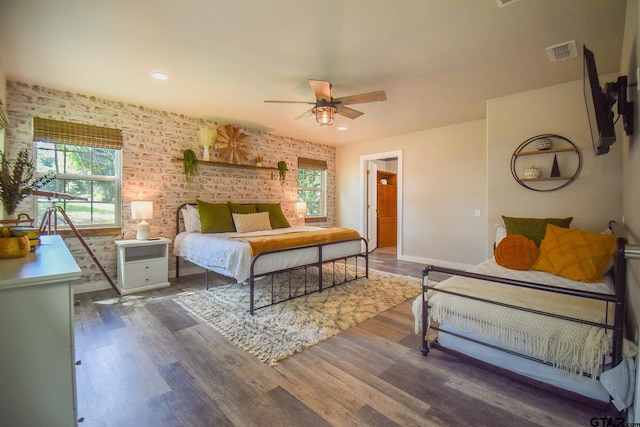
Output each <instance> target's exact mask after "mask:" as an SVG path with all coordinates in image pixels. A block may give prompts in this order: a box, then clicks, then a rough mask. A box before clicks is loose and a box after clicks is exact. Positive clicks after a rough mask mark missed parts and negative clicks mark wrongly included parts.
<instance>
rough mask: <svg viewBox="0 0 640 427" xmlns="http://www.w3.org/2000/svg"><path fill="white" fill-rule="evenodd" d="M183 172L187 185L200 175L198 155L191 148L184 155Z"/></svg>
mask: <svg viewBox="0 0 640 427" xmlns="http://www.w3.org/2000/svg"><path fill="white" fill-rule="evenodd" d="M182 170H183V172H184V177H185V178H186V180H187V184H191V183H192V182H193V179H194V178H195V177H196V175H197V174H198V158H197V157H196V153H195V152H194V151H193V150H192V149H190V148H187V149H186V150H184V152H183V153H182Z"/></svg>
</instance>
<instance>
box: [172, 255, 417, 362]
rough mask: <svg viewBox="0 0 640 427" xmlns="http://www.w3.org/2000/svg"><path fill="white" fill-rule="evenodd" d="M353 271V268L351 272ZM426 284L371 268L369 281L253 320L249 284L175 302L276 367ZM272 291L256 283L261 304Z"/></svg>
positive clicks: (285, 305) (267, 311) (291, 303)
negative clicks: (250, 309)
mask: <svg viewBox="0 0 640 427" xmlns="http://www.w3.org/2000/svg"><path fill="white" fill-rule="evenodd" d="M352 273H353V268H352V267H349V272H348V273H347V274H352ZM307 274H309V273H307ZM314 280H317V279H314V278H313V277H312V278H311V282H310V283H314ZM265 282H266V281H265ZM421 283H422V282H421V279H420V278H418V277H409V276H400V275H397V274H391V273H386V272H382V271H377V270H371V269H370V270H369V278H359V279H356V280H354V281H352V282H349V283H346V284H342V285H338V286H336V287H333V288H330V289H326V290H323V291H322V292H320V293H318V292H316V293H313V294H310V295H306V296H302V297H299V298H296V299H293V300H290V301H287V302H283V303H280V304H276V305H274V306H271V307H267V308H263V309H260V310H257V311H255V314H254V315H253V316H252V315H250V314H249V286H248V285H244V284H237V283H236V284H232V285H226V286H217V287H214V288H211V289H209V290H205V291H200V292H195V293H191V294H184V295H181V296H179V297H177V298H175V301H176V302H177V303H178V304H180V305H181V306H182V307H183V308H184V309H185V310H187V311H188V312H190V313H191V314H193V315H194V316H195V317H197V318H199V319H200V320H202V321H203V322H205V323H207V324H208V325H211V326H212V327H213V328H215V329H216V330H217V331H219V332H220V333H221V334H222V335H223V336H225V337H226V338H227V339H229V340H231V341H232V342H233V343H235V344H236V345H238V346H240V347H241V348H243V349H245V350H246V351H248V352H250V353H252V354H254V355H255V356H257V357H258V358H259V359H260V360H261V361H263V362H267V363H269V364H274V363H276V362H277V361H278V360H282V359H284V358H286V357H289V356H291V355H293V354H295V353H298V352H301V351H302V350H304V349H306V348H308V347H310V346H313V345H315V344H317V343H319V342H321V341H324V340H326V339H327V338H329V337H331V336H333V335H335V334H337V333H339V332H341V331H344V330H346V329H348V328H350V327H352V326H355V325H357V324H359V323H361V322H364V321H365V320H367V319H369V318H371V317H373V316H375V315H377V314H379V313H381V312H383V311H386V310H388V309H390V308H391V307H394V306H396V305H398V304H400V303H402V302H404V301H407V300H409V299H411V298H414V297H416V296H417V295H419V294H420V290H421ZM266 288H268V289H266ZM294 288H295V286H294ZM267 290H269V291H270V284H267V283H264V284H258V285H256V301H265V298H270V294H268V293H267ZM288 291H289V289H288V283H287V289H286V292H288ZM293 292H294V293H295V292H297V290H296V289H293ZM408 332H409V331H408Z"/></svg>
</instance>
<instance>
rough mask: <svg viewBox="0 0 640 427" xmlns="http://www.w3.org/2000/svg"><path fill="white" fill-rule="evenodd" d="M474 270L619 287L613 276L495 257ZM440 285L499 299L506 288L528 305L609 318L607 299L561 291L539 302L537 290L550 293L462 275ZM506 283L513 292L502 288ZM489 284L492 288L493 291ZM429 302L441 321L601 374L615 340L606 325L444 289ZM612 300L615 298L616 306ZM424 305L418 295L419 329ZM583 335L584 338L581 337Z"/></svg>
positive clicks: (508, 298)
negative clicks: (595, 279)
mask: <svg viewBox="0 0 640 427" xmlns="http://www.w3.org/2000/svg"><path fill="white" fill-rule="evenodd" d="M470 271H473V272H474V273H480V274H486V275H492V276H498V277H507V278H510V279H516V280H523V281H528V282H533V283H542V284H547V285H551V286H558V287H565V288H570V289H580V290H586V291H591V292H599V293H605V294H611V293H613V285H612V283H611V282H603V283H599V284H586V283H581V282H574V281H571V280H567V279H564V278H561V277H558V276H554V275H551V274H548V273H544V272H538V271H517V270H510V269H506V268H504V267H501V266H499V265H498V264H497V263H496V262H495V260H494V259H490V260H488V261H485V262H484V263H482V264H479V265H478V266H476V267H474V268H473V269H471V270H470ZM469 281H471V282H469ZM467 283H471V284H473V286H472V287H471V288H470V289H469V290H466V286H467ZM437 286H438V287H452V289H451V290H454V291H457V292H462V293H465V294H468V295H474V294H475V295H477V296H479V297H484V298H489V299H491V298H494V296H496V299H498V297H497V295H498V293H500V295H501V296H500V297H499V299H500V301H503V302H507V303H512V304H514V305H517V306H522V307H527V306H528V307H530V308H539V307H538V306H539V304H541V303H544V304H545V311H551V312H554V311H555V312H558V313H559V314H565V315H567V316H571V317H581V316H582V315H583V314H585V313H587V312H589V310H591V311H592V313H591V314H590V315H591V316H593V317H590V319H589V320H592V321H598V322H604V312H603V311H602V310H601V308H603V304H602V303H597V302H593V303H592V302H591V301H590V300H586V299H584V298H573V299H572V297H568V296H563V295H555V296H553V297H551V298H546V299H545V300H544V301H542V302H537V301H536V302H534V301H533V298H534V295H531V293H538V294H545V293H542V292H538V291H529V290H526V289H522V288H515V287H512V286H511V287H509V286H504V285H497V284H492V283H490V282H485V281H477V280H476V279H469V278H465V277H458V276H455V277H452V278H451V279H447V280H445V281H443V282H441V283H440V284H439V285H437ZM480 288H481V289H480ZM502 288H504V289H506V290H507V291H509V292H510V293H506V294H502ZM487 290H490V292H489V293H488V294H487ZM476 291H477V293H476ZM502 295H504V296H502ZM547 295H548V294H547ZM563 299H564V300H567V302H563V301H562V300H563ZM429 303H430V305H431V306H432V311H431V312H430V315H431V317H434V319H435V320H436V321H439V322H440V323H441V326H442V325H443V324H449V322H452V325H453V326H454V327H456V328H458V329H462V330H466V331H469V332H473V333H475V334H478V335H479V336H480V337H483V338H484V339H489V340H494V341H497V342H500V343H501V344H502V345H504V346H507V347H510V348H515V349H517V350H519V351H522V352H524V353H529V354H533V355H535V356H536V357H539V358H541V359H543V360H547V361H551V362H553V363H554V364H556V365H559V366H560V367H562V368H564V369H566V370H569V371H573V372H575V371H576V369H578V368H579V369H581V370H583V371H587V372H589V373H591V374H593V375H597V374H598V372H597V371H598V369H599V365H600V361H601V360H602V356H603V355H604V353H606V351H607V349H608V346H609V342H608V338H607V335H606V334H605V333H604V331H603V330H602V329H601V328H596V327H590V326H585V325H580V324H576V323H574V322H569V321H564V320H559V319H553V318H544V317H541V316H538V315H535V314H531V313H527V312H520V311H516V310H513V309H509V308H502V307H496V306H488V305H487V304H486V303H482V302H478V301H474V300H469V299H465V298H461V297H457V296H450V295H448V294H445V293H442V292H434V291H432V292H430V293H429ZM612 306H613V305H612V304H610V307H612ZM463 307H464V308H463ZM421 310H422V298H421V297H418V298H416V300H415V301H414V306H413V311H414V315H415V316H416V319H415V320H416V330H417V331H419V330H420V323H421ZM494 313H495V317H494ZM503 313H504V316H503ZM505 316H506V317H505ZM610 318H611V317H610ZM494 328H497V329H494ZM579 334H580V335H579ZM578 336H580V337H581V338H577V337H578Z"/></svg>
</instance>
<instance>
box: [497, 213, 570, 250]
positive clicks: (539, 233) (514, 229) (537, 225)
mask: <svg viewBox="0 0 640 427" xmlns="http://www.w3.org/2000/svg"><path fill="white" fill-rule="evenodd" d="M502 219H503V220H504V225H505V226H506V228H507V235H509V234H522V235H523V236H525V237H528V238H529V239H531V240H533V241H534V242H535V243H536V246H540V242H542V239H544V235H545V233H546V232H547V224H553V225H556V226H558V227H564V228H569V225H571V220H572V219H573V217H568V218H513V217H508V216H504V215H503V216H502Z"/></svg>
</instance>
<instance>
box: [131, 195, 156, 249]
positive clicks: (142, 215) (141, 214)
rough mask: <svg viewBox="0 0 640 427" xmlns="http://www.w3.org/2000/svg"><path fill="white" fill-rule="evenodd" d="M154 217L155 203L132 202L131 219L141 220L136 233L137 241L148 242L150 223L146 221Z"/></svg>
mask: <svg viewBox="0 0 640 427" xmlns="http://www.w3.org/2000/svg"><path fill="white" fill-rule="evenodd" d="M152 217H153V202H151V201H146V200H145V201H143V200H136V201H133V202H131V219H140V220H141V221H140V223H139V224H138V229H137V233H136V239H138V240H147V239H148V238H149V223H147V221H145V220H146V219H148V218H152Z"/></svg>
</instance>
